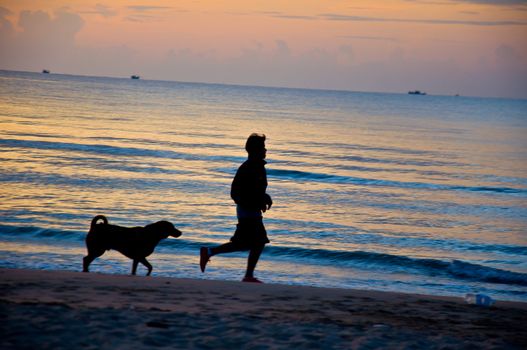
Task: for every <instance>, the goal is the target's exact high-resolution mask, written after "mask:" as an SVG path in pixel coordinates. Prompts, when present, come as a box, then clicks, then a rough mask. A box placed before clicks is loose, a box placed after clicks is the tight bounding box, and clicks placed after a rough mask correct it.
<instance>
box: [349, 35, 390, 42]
mask: <svg viewBox="0 0 527 350" xmlns="http://www.w3.org/2000/svg"><path fill="white" fill-rule="evenodd" d="M339 38H344V39H359V40H374V41H391V42H398V41H399V39H396V38H391V37H384V36H363V35H341V36H339Z"/></svg>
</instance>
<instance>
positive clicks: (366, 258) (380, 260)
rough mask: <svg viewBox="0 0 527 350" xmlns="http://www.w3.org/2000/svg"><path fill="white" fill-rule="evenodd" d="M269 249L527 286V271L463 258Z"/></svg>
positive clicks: (384, 268) (269, 251)
mask: <svg viewBox="0 0 527 350" xmlns="http://www.w3.org/2000/svg"><path fill="white" fill-rule="evenodd" d="M523 249H525V247H524V248H523ZM266 252H268V253H271V254H274V255H278V256H287V257H291V256H293V257H303V258H314V259H323V260H329V261H332V262H338V263H341V264H343V263H352V264H353V265H358V266H359V267H360V266H361V265H362V266H364V265H367V266H374V267H376V268H382V269H383V270H385V271H391V270H400V269H402V270H403V271H405V272H408V271H409V270H419V271H420V272H422V273H425V274H426V275H428V276H432V277H433V276H446V277H450V278H456V279H463V280H470V281H475V282H486V283H500V284H513V285H520V286H527V274H524V273H519V272H513V271H506V270H502V269H497V268H493V267H489V266H483V265H478V264H472V263H468V262H464V261H460V260H451V261H443V260H438V259H419V258H410V257H407V256H399V255H391V254H384V253H375V252H367V251H333V250H324V249H304V248H296V247H276V246H274V247H273V246H272V247H268V248H266Z"/></svg>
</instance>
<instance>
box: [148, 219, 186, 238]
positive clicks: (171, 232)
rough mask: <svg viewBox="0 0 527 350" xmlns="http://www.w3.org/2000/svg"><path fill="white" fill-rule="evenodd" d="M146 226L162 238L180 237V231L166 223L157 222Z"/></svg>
mask: <svg viewBox="0 0 527 350" xmlns="http://www.w3.org/2000/svg"><path fill="white" fill-rule="evenodd" d="M148 226H150V227H149V228H150V229H153V230H155V231H157V232H159V233H162V234H163V235H164V236H165V235H166V237H168V236H171V237H174V238H178V237H179V236H181V231H180V230H178V229H177V228H175V227H174V225H172V223H171V222H168V221H158V222H156V223H154V224H150V225H148Z"/></svg>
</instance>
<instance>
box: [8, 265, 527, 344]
mask: <svg viewBox="0 0 527 350" xmlns="http://www.w3.org/2000/svg"><path fill="white" fill-rule="evenodd" d="M0 286H1V287H0V288H1V293H0V295H1V298H0V317H1V326H0V348H1V349H4V350H7V349H68V350H72V349H126V350H130V349H157V348H166V349H195V348H198V349H201V348H203V349H240V348H241V349H294V348H297V349H298V350H300V349H410V348H412V349H465V348H466V349H526V348H527V331H526V329H527V304H526V303H514V302H498V303H497V304H496V305H495V306H493V307H490V308H487V307H480V306H475V305H467V304H465V303H464V301H463V300H462V299H461V298H450V297H433V296H425V295H411V294H398V293H387V292H377V291H375V292H373V291H361V290H346V289H326V288H312V287H299V286H285V285H269V284H264V285H257V284H247V283H241V282H225V281H210V280H189V279H175V278H161V277H142V276H141V277H139V276H137V277H132V276H121V275H104V274H96V273H80V272H67V271H43V270H15V269H0Z"/></svg>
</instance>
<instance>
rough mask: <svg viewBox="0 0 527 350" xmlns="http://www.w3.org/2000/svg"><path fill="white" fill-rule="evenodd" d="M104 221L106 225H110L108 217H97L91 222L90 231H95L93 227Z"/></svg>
mask: <svg viewBox="0 0 527 350" xmlns="http://www.w3.org/2000/svg"><path fill="white" fill-rule="evenodd" d="M99 219H100V220H102V221H103V223H104V224H105V225H108V219H106V216H104V215H97V216H96V217H94V218H93V219H92V221H91V226H90V229H93V227H94V226H95V225H96V224H97V221H99Z"/></svg>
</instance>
